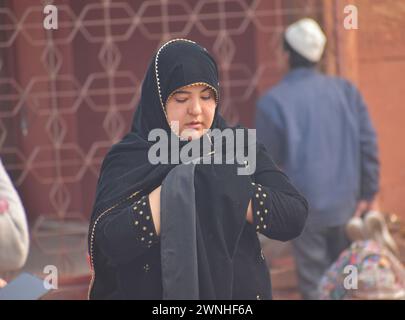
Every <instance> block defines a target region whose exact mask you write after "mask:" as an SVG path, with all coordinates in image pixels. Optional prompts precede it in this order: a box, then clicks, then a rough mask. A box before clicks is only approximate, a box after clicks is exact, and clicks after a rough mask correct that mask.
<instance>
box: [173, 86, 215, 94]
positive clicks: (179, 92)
mask: <svg viewBox="0 0 405 320" xmlns="http://www.w3.org/2000/svg"><path fill="white" fill-rule="evenodd" d="M210 89H211V88H210V87H205V88H204V89H202V90H201V91H200V93H202V92H205V91H207V90H210ZM174 94H191V92H190V91H187V90H177V91H175V92H174Z"/></svg>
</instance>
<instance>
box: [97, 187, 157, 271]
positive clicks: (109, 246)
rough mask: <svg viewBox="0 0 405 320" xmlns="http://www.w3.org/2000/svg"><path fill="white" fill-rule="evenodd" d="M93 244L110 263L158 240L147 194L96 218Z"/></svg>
mask: <svg viewBox="0 0 405 320" xmlns="http://www.w3.org/2000/svg"><path fill="white" fill-rule="evenodd" d="M95 241H96V246H97V248H98V249H99V250H101V251H102V253H103V254H104V255H105V256H106V257H107V258H108V259H109V261H110V263H112V264H113V265H118V264H121V263H125V262H127V261H130V260H132V259H134V258H136V257H137V256H139V255H141V254H142V253H144V252H145V251H146V250H148V249H149V248H150V247H151V246H153V245H154V244H156V243H157V242H158V241H159V236H158V235H157V234H156V229H155V225H154V223H153V218H152V213H151V209H150V204H149V197H148V196H147V195H145V196H143V197H142V198H141V199H140V200H138V201H136V202H135V203H133V204H131V205H130V206H127V207H125V208H122V209H120V210H119V211H118V212H115V213H110V214H108V215H107V216H106V217H103V218H102V219H100V221H99V223H98V224H97V226H96V231H95Z"/></svg>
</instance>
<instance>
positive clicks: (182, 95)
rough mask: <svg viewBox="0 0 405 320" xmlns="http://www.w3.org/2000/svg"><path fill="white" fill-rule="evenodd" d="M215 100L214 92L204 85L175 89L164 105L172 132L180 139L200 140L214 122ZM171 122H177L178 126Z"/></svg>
mask: <svg viewBox="0 0 405 320" xmlns="http://www.w3.org/2000/svg"><path fill="white" fill-rule="evenodd" d="M215 98H216V97H215V93H214V91H213V90H212V89H211V88H210V87H207V86H204V85H199V86H189V87H187V86H186V87H182V88H180V89H177V90H176V91H175V92H174V94H172V95H171V97H170V98H169V100H168V101H167V103H166V113H167V117H168V120H169V123H170V124H171V128H172V130H173V131H174V132H175V133H176V134H177V135H178V136H180V137H181V138H182V139H186V140H192V139H198V138H200V137H201V136H202V135H203V134H204V133H205V130H207V129H209V128H210V127H211V125H212V122H213V120H214V114H215V107H216V100H215ZM173 121H178V126H177V125H173Z"/></svg>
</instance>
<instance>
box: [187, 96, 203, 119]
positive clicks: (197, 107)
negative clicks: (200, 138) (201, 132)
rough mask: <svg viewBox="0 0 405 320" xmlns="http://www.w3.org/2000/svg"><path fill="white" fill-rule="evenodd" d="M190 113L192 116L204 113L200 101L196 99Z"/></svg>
mask: <svg viewBox="0 0 405 320" xmlns="http://www.w3.org/2000/svg"><path fill="white" fill-rule="evenodd" d="M189 112H190V114H192V115H197V114H200V113H201V112H202V108H201V103H200V101H199V99H196V100H194V101H193V102H192V103H191V105H190V108H189Z"/></svg>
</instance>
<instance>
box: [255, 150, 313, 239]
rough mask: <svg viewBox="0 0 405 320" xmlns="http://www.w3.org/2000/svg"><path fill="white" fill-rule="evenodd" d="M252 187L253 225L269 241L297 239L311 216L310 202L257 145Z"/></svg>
mask: <svg viewBox="0 0 405 320" xmlns="http://www.w3.org/2000/svg"><path fill="white" fill-rule="evenodd" d="M253 181H254V182H252V185H253V186H254V188H255V192H254V193H253V196H252V209H253V223H254V225H255V227H256V230H257V231H258V232H260V233H262V234H263V235H265V236H267V237H268V238H271V239H275V240H281V241H288V240H291V239H293V238H296V237H298V236H299V235H300V234H301V232H302V230H303V228H304V225H305V221H306V218H307V215H308V203H307V201H306V200H305V198H304V197H303V196H302V195H301V194H300V193H299V192H298V191H297V190H296V189H295V187H294V186H293V185H292V184H291V183H290V181H289V179H288V177H287V176H286V175H285V174H284V173H283V172H282V171H281V170H280V169H279V168H277V166H276V165H275V163H274V162H273V160H272V159H271V157H270V156H269V155H268V153H267V151H266V149H265V148H264V147H263V146H262V145H261V144H258V150H257V157H256V171H255V174H254V176H253Z"/></svg>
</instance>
